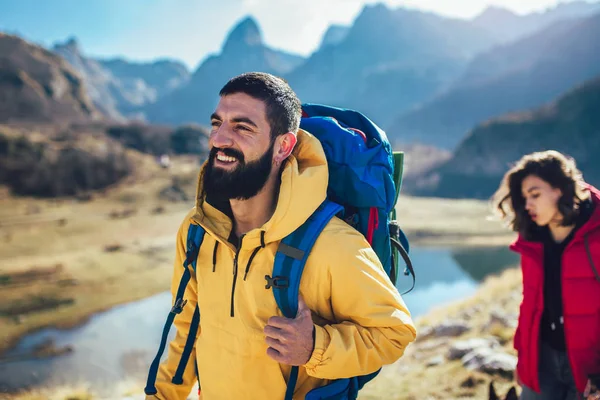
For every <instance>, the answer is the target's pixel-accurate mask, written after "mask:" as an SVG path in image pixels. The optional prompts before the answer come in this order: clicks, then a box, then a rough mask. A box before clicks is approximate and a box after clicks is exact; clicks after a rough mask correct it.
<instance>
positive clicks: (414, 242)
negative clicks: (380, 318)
mask: <svg viewBox="0 0 600 400" xmlns="http://www.w3.org/2000/svg"><path fill="white" fill-rule="evenodd" d="M407 235H408V236H409V237H411V236H412V235H413V233H411V232H407ZM415 236H417V238H415V239H411V240H410V244H411V247H413V246H414V247H420V248H442V247H453V248H473V247H482V248H484V247H498V246H504V245H506V246H508V243H509V239H510V237H508V236H506V235H492V236H486V237H482V236H481V235H478V236H474V235H469V234H466V235H453V236H450V237H448V236H446V235H440V234H435V233H431V234H429V235H424V234H423V233H422V232H421V233H420V234H418V235H415ZM166 290H168V288H167V289H166ZM164 291H165V289H164V288H156V289H155V290H151V291H147V292H144V293H143V294H140V295H139V296H132V297H125V298H123V300H122V301H117V302H114V301H112V302H111V301H109V302H106V303H104V304H102V305H101V306H100V307H97V308H94V309H91V310H90V311H88V312H86V313H83V314H82V315H79V316H75V317H70V318H66V319H62V320H58V321H55V322H48V323H47V324H43V325H39V326H34V327H31V328H29V329H25V330H23V331H21V333H19V334H18V335H15V336H13V337H10V336H9V337H7V338H5V339H4V341H3V342H2V343H0V362H2V361H3V359H4V357H5V356H6V354H7V353H8V352H10V351H12V350H14V349H15V348H16V347H17V345H18V344H19V342H20V341H21V340H23V338H25V337H27V336H29V335H32V334H35V333H36V332H39V331H41V330H44V329H57V330H71V329H76V328H78V327H81V326H83V325H85V324H86V323H88V322H89V321H90V320H91V319H92V318H94V317H95V316H97V315H99V314H102V313H104V312H108V311H110V310H111V309H113V308H115V307H119V306H125V305H127V304H131V303H134V302H136V301H141V300H144V299H147V298H150V297H152V296H155V295H158V294H160V293H163V292H164Z"/></svg>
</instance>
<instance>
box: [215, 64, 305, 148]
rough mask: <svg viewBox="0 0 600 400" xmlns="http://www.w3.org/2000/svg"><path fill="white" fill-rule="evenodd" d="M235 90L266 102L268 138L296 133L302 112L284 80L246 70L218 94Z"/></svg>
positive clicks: (221, 94) (227, 93) (234, 91)
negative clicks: (269, 135) (268, 126)
mask: <svg viewBox="0 0 600 400" xmlns="http://www.w3.org/2000/svg"><path fill="white" fill-rule="evenodd" d="M235 93H245V94H247V95H248V96H251V97H254V98H255V99H258V100H261V101H263V102H264V103H265V106H266V110H267V121H268V122H269V125H270V126H271V138H273V139H275V138H276V137H277V136H279V135H282V134H284V133H286V132H292V133H297V132H298V128H299V127H300V116H301V113H302V108H301V104H300V100H299V99H298V96H296V93H294V91H293V90H292V88H291V87H290V86H289V85H288V83H287V82H286V81H285V80H283V79H281V78H279V77H277V76H274V75H271V74H267V73H264V72H248V73H245V74H242V75H238V76H236V77H234V78H232V79H231V80H229V82H227V83H226V84H225V86H223V88H222V89H221V91H220V92H219V95H220V96H226V95H229V94H235Z"/></svg>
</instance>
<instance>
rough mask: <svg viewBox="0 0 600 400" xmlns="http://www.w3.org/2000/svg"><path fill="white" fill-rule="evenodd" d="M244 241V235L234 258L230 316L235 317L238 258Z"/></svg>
mask: <svg viewBox="0 0 600 400" xmlns="http://www.w3.org/2000/svg"><path fill="white" fill-rule="evenodd" d="M242 240H244V235H242V236H241V237H240V244H239V246H238V248H237V251H236V253H235V257H234V258H233V282H232V284H231V311H230V312H229V315H230V316H231V317H233V316H234V315H235V313H234V300H235V284H236V282H237V274H238V258H239V256H240V250H242Z"/></svg>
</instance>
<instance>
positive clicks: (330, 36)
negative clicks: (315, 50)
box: [319, 25, 350, 49]
mask: <svg viewBox="0 0 600 400" xmlns="http://www.w3.org/2000/svg"><path fill="white" fill-rule="evenodd" d="M349 31H350V27H348V26H343V25H331V26H330V27H329V28H327V31H325V33H324V34H323V38H322V39H321V44H320V45H319V49H324V48H325V47H327V46H333V45H336V44H338V43H340V42H342V41H343V40H344V39H345V38H346V35H348V32H349Z"/></svg>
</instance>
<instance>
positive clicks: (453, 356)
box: [447, 338, 500, 360]
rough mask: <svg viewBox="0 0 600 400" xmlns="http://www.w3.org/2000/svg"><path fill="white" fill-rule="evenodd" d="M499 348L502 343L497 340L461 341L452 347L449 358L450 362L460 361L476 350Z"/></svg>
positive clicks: (476, 339)
mask: <svg viewBox="0 0 600 400" xmlns="http://www.w3.org/2000/svg"><path fill="white" fill-rule="evenodd" d="M498 347H500V343H498V340H496V339H495V338H490V339H484V338H473V339H467V340H460V341H457V342H455V343H453V344H452V345H451V346H450V349H449V350H448V355H447V357H448V359H449V360H458V359H459V358H463V357H464V356H465V355H467V354H468V353H470V352H472V351H474V350H476V349H496V348H498Z"/></svg>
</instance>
